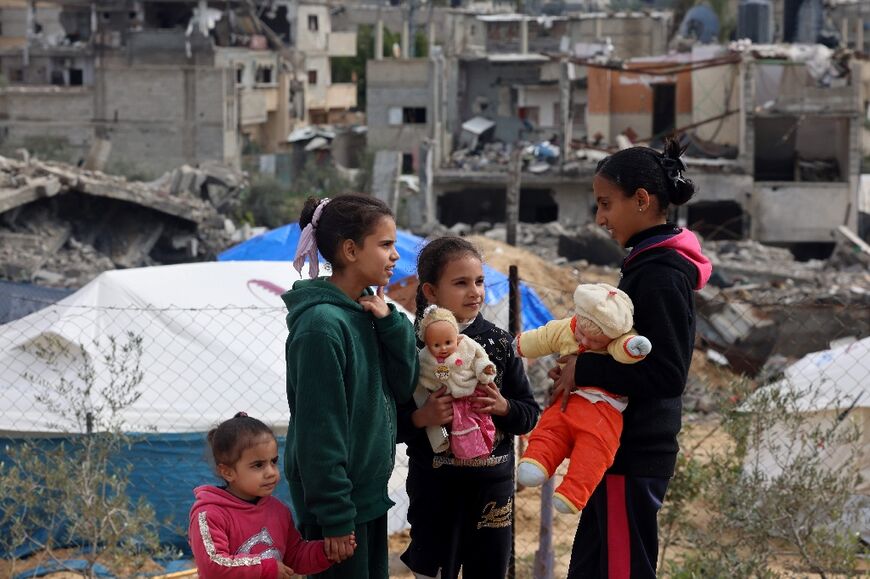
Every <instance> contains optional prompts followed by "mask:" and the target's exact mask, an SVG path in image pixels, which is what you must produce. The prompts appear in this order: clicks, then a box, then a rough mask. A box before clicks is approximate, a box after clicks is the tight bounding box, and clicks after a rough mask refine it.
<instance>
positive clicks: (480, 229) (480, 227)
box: [471, 221, 492, 234]
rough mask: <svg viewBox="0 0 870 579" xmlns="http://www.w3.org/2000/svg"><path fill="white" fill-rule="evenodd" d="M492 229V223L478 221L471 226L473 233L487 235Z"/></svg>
mask: <svg viewBox="0 0 870 579" xmlns="http://www.w3.org/2000/svg"><path fill="white" fill-rule="evenodd" d="M490 229H492V223H490V222H489V221H478V222H477V223H475V224H474V225H472V226H471V231H472V233H484V234H485V233H486V232H487V231H489V230H490Z"/></svg>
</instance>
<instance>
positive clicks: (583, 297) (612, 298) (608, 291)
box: [574, 283, 634, 339]
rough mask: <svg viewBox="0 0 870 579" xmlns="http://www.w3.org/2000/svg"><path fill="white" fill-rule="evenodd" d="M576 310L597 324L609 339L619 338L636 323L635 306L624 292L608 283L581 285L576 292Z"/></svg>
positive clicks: (581, 315)
mask: <svg viewBox="0 0 870 579" xmlns="http://www.w3.org/2000/svg"><path fill="white" fill-rule="evenodd" d="M574 309H575V311H576V312H577V315H578V316H580V317H581V318H586V319H588V320H590V321H592V322H594V323H595V325H597V326H598V327H599V328H601V331H602V332H604V335H605V336H607V337H608V338H611V339H613V338H618V337H619V336H621V335H623V334H624V333H626V332H627V331H629V330H630V329H631V326H632V324H633V323H634V322H633V320H634V304H632V303H631V298H630V297H628V294H626V293H625V292H624V291H622V290H619V289H616V288H615V287H613V286H612V285H610V284H606V283H581V284H580V285H578V286H577V289H576V290H574Z"/></svg>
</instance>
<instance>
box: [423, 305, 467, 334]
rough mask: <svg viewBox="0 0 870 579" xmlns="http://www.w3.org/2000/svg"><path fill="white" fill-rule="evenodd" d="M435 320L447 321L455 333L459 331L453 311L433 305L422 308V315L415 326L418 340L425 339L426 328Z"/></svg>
mask: <svg viewBox="0 0 870 579" xmlns="http://www.w3.org/2000/svg"><path fill="white" fill-rule="evenodd" d="M435 322H447V323H449V324H450V325H451V326H453V327H454V328H455V329H456V333H457V334H458V333H459V324H457V323H456V316H454V315H453V312H451V311H450V310H448V309H446V308H439V307H438V306H434V305H433V306H429V307H427V308H426V309H425V310H423V317H422V318H420V323H419V324H418V327H417V336H419V338H420V340H422V341H424V342H425V341H426V328H428V327H429V326H430V325H431V324H433V323H435Z"/></svg>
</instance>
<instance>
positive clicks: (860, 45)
mask: <svg viewBox="0 0 870 579" xmlns="http://www.w3.org/2000/svg"><path fill="white" fill-rule="evenodd" d="M855 50H860V51H863V50H864V19H863V18H861V17H860V16H859V17H858V18H856V22H855Z"/></svg>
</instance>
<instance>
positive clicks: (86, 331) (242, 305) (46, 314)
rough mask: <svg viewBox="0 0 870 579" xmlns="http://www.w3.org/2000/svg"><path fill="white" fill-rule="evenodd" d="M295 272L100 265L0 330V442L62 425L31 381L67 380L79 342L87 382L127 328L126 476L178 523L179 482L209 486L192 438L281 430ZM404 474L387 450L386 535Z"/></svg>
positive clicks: (183, 490) (182, 508) (401, 456)
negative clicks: (242, 423)
mask: <svg viewBox="0 0 870 579" xmlns="http://www.w3.org/2000/svg"><path fill="white" fill-rule="evenodd" d="M297 279H299V276H298V274H297V273H296V271H295V270H294V269H293V268H292V267H291V265H290V264H289V263H287V262H276V261H225V262H209V263H196V264H184V265H172V266H162V267H148V268H141V269H128V270H117V271H109V272H106V273H103V274H101V275H100V276H99V277H97V278H96V279H94V280H93V281H92V282H91V283H89V284H88V285H86V286H85V287H83V288H82V289H81V290H79V291H77V292H76V293H74V294H72V295H70V296H68V297H67V298H65V299H63V300H61V301H60V302H57V303H56V304H53V305H51V306H49V307H47V308H45V309H43V310H40V311H38V312H35V313H33V314H31V315H29V316H27V317H25V318H21V319H19V320H15V321H13V322H10V323H8V324H5V325H3V326H0V437H6V439H7V440H11V439H15V438H19V437H22V436H28V435H30V434H33V433H64V432H74V431H75V429H74V428H70V426H72V425H68V424H67V425H65V424H62V423H61V424H59V423H58V418H57V416H56V415H53V414H52V413H51V412H49V411H48V409H47V408H46V406H45V405H44V404H43V403H41V402H40V401H39V400H38V394H39V391H40V387H38V386H37V385H36V384H35V382H34V378H35V379H39V378H42V379H45V380H48V381H54V382H56V380H57V377H58V373H57V370H58V369H60V370H62V373H63V375H64V376H66V377H67V378H70V379H75V372H76V369H77V367H80V362H79V363H74V362H75V361H76V359H75V358H74V356H75V355H77V353H79V352H80V350H79V348H80V347H81V348H83V349H84V353H85V354H86V355H87V356H88V357H89V358H90V359H91V360H93V362H94V364H95V370H96V380H97V384H98V387H99V385H100V384H105V383H106V380H107V379H108V374H109V372H107V369H106V368H105V366H104V365H103V364H102V362H101V361H100V358H101V353H102V352H105V348H106V344H107V341H108V338H109V337H110V336H111V337H115V338H116V339H118V340H119V341H120V342H121V343H124V342H125V341H126V338H125V335H126V332H128V331H129V332H132V333H133V334H135V335H137V336H140V337H141V338H142V340H143V342H142V357H141V369H142V370H143V372H144V379H143V381H142V383H141V385H140V387H139V390H140V391H141V392H142V396H141V398H139V399H138V400H137V401H136V402H135V404H133V405H132V406H131V407H130V408H128V409H126V410H124V411H123V414H122V418H123V420H124V428H125V430H128V431H130V432H138V433H146V434H147V435H148V441H147V443H143V444H141V445H137V447H136V449H134V450H132V451H131V452H130V454H129V457H130V459H131V461H133V462H134V464H136V468H135V469H134V472H133V477H134V479H136V481H141V480H147V482H148V483H149V487H148V490H145V491H143V492H144V494H145V495H146V496H147V497H148V498H149V499H150V500H151V502H152V504H155V506H156V508H157V509H158V513H159V514H161V515H162V514H165V513H168V514H170V515H171V516H172V517H174V518H175V519H176V522H177V523H179V524H181V525H182V526H183V525H184V524H185V522H184V518H185V517H186V509H187V508H189V504H188V503H189V501H190V499H192V494H191V489H192V488H193V486H195V485H196V484H203V483H205V482H210V479H209V477H210V475H209V469H208V465H207V464H206V462H205V461H204V457H205V447H204V440H203V437H202V434H201V433H203V432H205V431H207V430H209V429H210V428H212V427H213V426H214V425H215V424H217V423H218V422H220V421H221V420H225V419H227V418H230V417H232V416H233V414H235V413H236V412H238V411H245V412H247V413H248V414H249V415H251V416H254V417H257V418H259V419H261V420H263V421H264V422H266V423H267V424H270V425H272V426H273V427H275V428H276V430H277V431H278V433H279V434H280V433H282V432H283V431H284V429H285V428H286V425H287V420H288V416H289V410H288V407H287V400H286V393H285V392H286V390H285V374H286V370H285V365H284V341H285V338H286V336H287V329H286V325H285V319H284V318H285V314H286V309H285V307H284V304H283V302H282V300H281V298H280V295H281V293H283V292H284V291H285V290H286V289H289V288H290V287H291V286H292V284H293V282H294V281H296V280H297ZM399 307H400V306H399ZM402 311H403V313H405V314H406V315H408V316H409V317H410V314H408V312H407V311H405V310H402ZM98 344H99V346H98ZM39 348H42V349H43V352H44V353H45V350H46V349H48V353H49V354H50V355H52V356H57V358H56V360H55V362H54V363H52V364H49V363H47V362H46V360H45V358H44V356H43V357H40V356H38V355H37V354H36V352H37V350H38V349H39ZM184 433H187V434H184ZM0 441H2V438H0ZM0 454H2V453H0ZM178 463H181V464H183V468H182V469H180V470H179V469H178V468H177V465H178ZM140 470H141V471H142V472H139V471H140ZM176 471H177V472H176ZM406 476H407V459H406V458H405V453H404V448H399V449H398V453H397V466H396V472H395V473H394V477H393V480H392V481H391V485H390V495H391V497H392V498H393V500H394V501H396V502H397V503H398V505H397V507H396V510H395V511H394V512H393V513H391V515H390V518H389V526H390V531H391V532H394V531H398V530H401V529H402V528H404V527H405V526H406V524H407V523H406V521H405V511H406V510H407V497H406V495H405V490H404V480H405V477H406ZM161 477H168V478H166V480H163V479H162V478H161ZM134 486H135V485H134ZM279 494H280V493H279ZM179 545H181V546H183V543H179Z"/></svg>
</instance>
